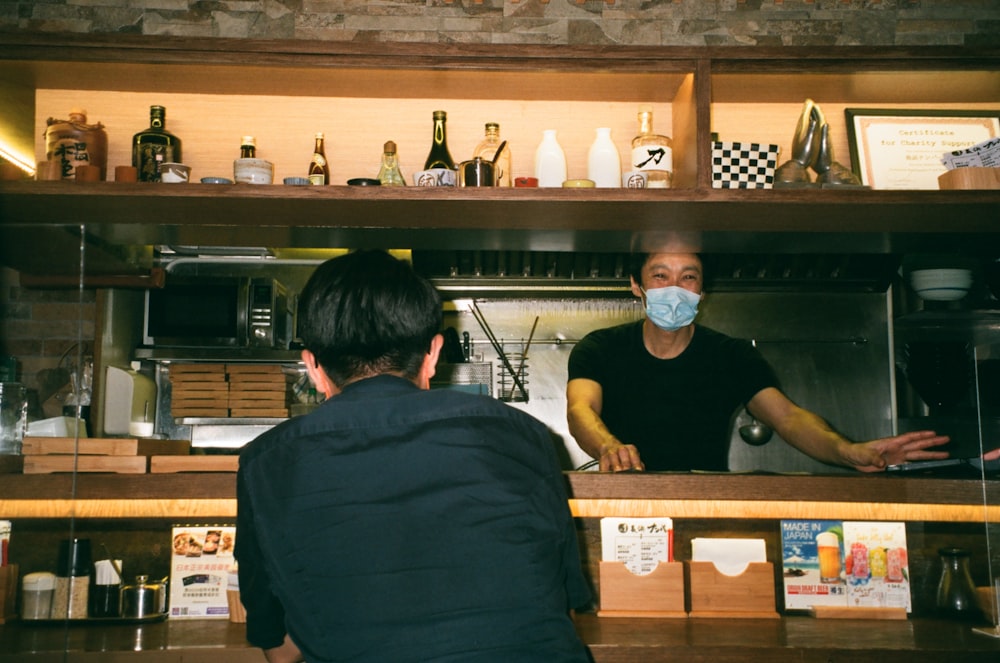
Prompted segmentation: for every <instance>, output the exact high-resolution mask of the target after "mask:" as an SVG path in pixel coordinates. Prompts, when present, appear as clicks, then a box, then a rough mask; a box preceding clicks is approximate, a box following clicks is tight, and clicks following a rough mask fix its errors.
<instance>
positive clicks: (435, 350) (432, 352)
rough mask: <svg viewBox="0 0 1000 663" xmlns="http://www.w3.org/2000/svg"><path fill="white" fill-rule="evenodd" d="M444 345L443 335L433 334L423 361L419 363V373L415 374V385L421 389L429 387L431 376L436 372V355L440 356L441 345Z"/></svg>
mask: <svg viewBox="0 0 1000 663" xmlns="http://www.w3.org/2000/svg"><path fill="white" fill-rule="evenodd" d="M443 345H444V336H442V335H441V334H435V335H434V338H432V339H431V346H430V348H429V349H428V350H427V354H425V355H424V361H423V363H422V364H421V365H420V374H419V375H417V386H418V387H420V388H421V389H430V388H431V378H432V377H434V373H435V372H437V363H438V357H440V356H441V347H442V346H443Z"/></svg>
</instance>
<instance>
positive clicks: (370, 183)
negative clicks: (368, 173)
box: [347, 177, 382, 186]
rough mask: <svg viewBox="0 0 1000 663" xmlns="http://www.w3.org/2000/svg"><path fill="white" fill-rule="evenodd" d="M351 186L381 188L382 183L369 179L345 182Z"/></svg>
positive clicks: (362, 178) (357, 178)
mask: <svg viewBox="0 0 1000 663" xmlns="http://www.w3.org/2000/svg"><path fill="white" fill-rule="evenodd" d="M347 183H348V184H349V185H351V186H382V183H381V182H379V181H378V180H376V179H374V178H371V177H355V178H353V179H350V180H347Z"/></svg>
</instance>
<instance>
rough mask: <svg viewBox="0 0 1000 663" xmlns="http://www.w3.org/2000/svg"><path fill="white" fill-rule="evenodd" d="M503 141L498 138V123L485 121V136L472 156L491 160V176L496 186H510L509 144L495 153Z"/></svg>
mask: <svg viewBox="0 0 1000 663" xmlns="http://www.w3.org/2000/svg"><path fill="white" fill-rule="evenodd" d="M502 142H503V141H501V140H500V125H499V124H498V123H496V122H487V123H486V137H485V138H483V140H482V142H480V143H479V145H477V146H476V152H475V154H474V155H473V156H477V157H482V158H483V159H484V160H485V161H492V162H493V176H494V179H495V181H496V186H511V185H512V183H513V181H512V179H511V156H510V145H509V144H508V145H505V146H504V148H503V151H502V152H500V154H499V155H497V150H498V149H500V145H501V143H502Z"/></svg>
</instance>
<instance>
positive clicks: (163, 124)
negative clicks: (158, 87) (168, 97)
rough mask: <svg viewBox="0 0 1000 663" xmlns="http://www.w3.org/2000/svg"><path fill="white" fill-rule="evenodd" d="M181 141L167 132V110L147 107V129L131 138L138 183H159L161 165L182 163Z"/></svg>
mask: <svg viewBox="0 0 1000 663" xmlns="http://www.w3.org/2000/svg"><path fill="white" fill-rule="evenodd" d="M182 158H183V157H182V156H181V139H180V138H178V137H177V136H175V135H173V134H172V133H170V132H169V131H167V109H166V108H164V107H163V106H150V107H149V128H148V129H146V130H145V131H140V132H139V133H137V134H136V135H135V136H133V137H132V165H133V166H135V168H136V170H137V171H138V173H139V181H140V182H159V181H160V164H161V163H182Z"/></svg>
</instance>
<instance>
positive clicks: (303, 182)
mask: <svg viewBox="0 0 1000 663" xmlns="http://www.w3.org/2000/svg"><path fill="white" fill-rule="evenodd" d="M283 181H284V182H285V184H286V185H288V186H309V178H308V177H286V178H285V179H284V180H283Z"/></svg>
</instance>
